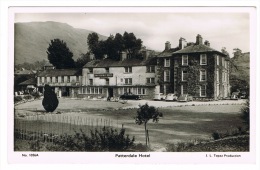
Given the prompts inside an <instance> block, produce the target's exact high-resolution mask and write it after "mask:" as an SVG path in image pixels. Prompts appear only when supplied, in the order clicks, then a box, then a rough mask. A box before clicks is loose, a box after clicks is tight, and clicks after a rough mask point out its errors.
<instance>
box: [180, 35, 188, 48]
mask: <svg viewBox="0 0 260 170" xmlns="http://www.w3.org/2000/svg"><path fill="white" fill-rule="evenodd" d="M186 46H187V41H186V40H185V38H182V37H181V38H180V39H179V48H180V49H183V48H184V47H186Z"/></svg>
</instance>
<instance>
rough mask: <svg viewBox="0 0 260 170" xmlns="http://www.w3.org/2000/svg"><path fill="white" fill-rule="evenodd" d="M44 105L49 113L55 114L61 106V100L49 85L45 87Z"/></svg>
mask: <svg viewBox="0 0 260 170" xmlns="http://www.w3.org/2000/svg"><path fill="white" fill-rule="evenodd" d="M42 105H43V107H44V109H45V110H46V111H47V112H53V111H54V110H55V109H56V108H57V107H58V105H59V100H58V98H57V96H56V94H55V93H54V91H53V90H52V89H51V87H50V86H49V85H47V84H46V85H45V86H44V98H43V100H42Z"/></svg>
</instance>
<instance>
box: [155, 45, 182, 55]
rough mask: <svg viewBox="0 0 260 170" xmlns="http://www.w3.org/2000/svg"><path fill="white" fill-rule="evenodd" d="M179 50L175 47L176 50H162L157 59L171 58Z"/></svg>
mask: <svg viewBox="0 0 260 170" xmlns="http://www.w3.org/2000/svg"><path fill="white" fill-rule="evenodd" d="M178 50H179V47H176V48H171V49H169V50H164V51H163V52H161V53H160V54H158V57H170V56H172V54H173V53H174V52H175V51H178Z"/></svg>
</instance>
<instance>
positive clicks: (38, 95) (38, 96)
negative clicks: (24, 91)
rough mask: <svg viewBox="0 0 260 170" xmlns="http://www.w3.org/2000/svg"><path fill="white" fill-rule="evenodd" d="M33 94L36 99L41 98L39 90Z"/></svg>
mask: <svg viewBox="0 0 260 170" xmlns="http://www.w3.org/2000/svg"><path fill="white" fill-rule="evenodd" d="M32 96H33V97H34V98H35V99H39V98H40V97H41V95H40V93H39V92H35V93H32Z"/></svg>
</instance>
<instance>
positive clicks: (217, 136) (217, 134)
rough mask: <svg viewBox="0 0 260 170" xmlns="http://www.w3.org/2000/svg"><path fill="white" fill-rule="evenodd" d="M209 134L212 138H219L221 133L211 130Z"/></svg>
mask: <svg viewBox="0 0 260 170" xmlns="http://www.w3.org/2000/svg"><path fill="white" fill-rule="evenodd" d="M211 136H212V137H213V139H214V140H218V139H220V136H221V135H220V134H219V132H213V133H212V135H211Z"/></svg>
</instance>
